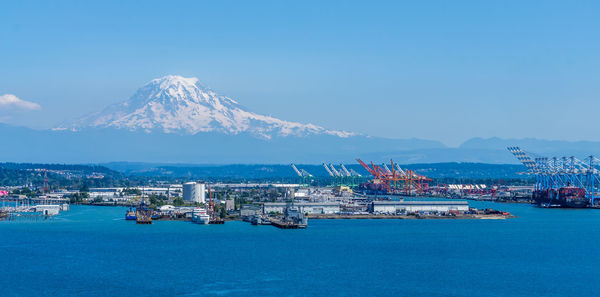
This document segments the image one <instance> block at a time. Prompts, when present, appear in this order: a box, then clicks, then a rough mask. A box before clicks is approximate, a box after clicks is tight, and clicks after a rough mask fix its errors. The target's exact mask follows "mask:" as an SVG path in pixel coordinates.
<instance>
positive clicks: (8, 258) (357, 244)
mask: <svg viewBox="0 0 600 297" xmlns="http://www.w3.org/2000/svg"><path fill="white" fill-rule="evenodd" d="M470 203H471V204H472V205H473V206H476V207H486V206H492V207H493V208H496V209H501V210H507V211H510V212H512V213H513V214H515V215H517V216H518V218H516V219H510V220H311V221H310V222H309V227H308V228H307V229H306V230H279V229H276V228H274V227H271V226H252V225H250V224H248V223H244V222H228V223H227V224H225V225H207V226H204V225H195V224H192V223H187V222H175V221H162V222H155V224H153V225H149V226H146V225H136V224H135V223H134V222H130V221H125V220H123V217H124V214H125V208H117V207H90V206H72V208H71V211H69V212H64V213H62V214H61V215H60V216H59V217H57V218H55V219H53V220H51V221H42V222H39V221H38V222H0V258H1V259H3V260H2V262H1V264H2V265H1V266H2V269H0V285H1V287H2V293H1V295H3V296H16V295H20V296H22V295H32V296H39V295H41V294H42V293H43V295H47V296H54V295H71V296H124V295H130V296H132V295H133V296H149V295H151V296H167V295H187V296H323V295H340V296H416V295H420V296H594V295H596V294H597V292H598V291H599V290H600V285H598V282H597V275H598V274H599V272H600V256H599V255H598V252H597V251H596V246H597V245H598V244H599V243H600V210H559V209H539V208H534V207H531V206H529V205H519V204H495V203H481V202H470Z"/></svg>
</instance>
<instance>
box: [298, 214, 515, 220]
mask: <svg viewBox="0 0 600 297" xmlns="http://www.w3.org/2000/svg"><path fill="white" fill-rule="evenodd" d="M307 217H308V218H309V219H316V220H385V219H387V220H390V219H391V220H393V219H396V220H423V219H429V220H431V219H440V220H444V219H445V220H448V219H450V220H457V219H472V220H473V219H475V220H485V219H488V220H505V219H509V218H515V216H513V215H501V214H459V215H454V216H450V215H446V216H440V215H422V214H419V215H385V214H357V215H352V214H348V215H340V214H320V215H316V214H309V215H308V216H307Z"/></svg>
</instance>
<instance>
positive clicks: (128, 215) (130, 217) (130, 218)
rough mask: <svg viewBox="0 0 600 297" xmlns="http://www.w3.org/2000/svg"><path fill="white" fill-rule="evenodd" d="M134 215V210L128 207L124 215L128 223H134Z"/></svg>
mask: <svg viewBox="0 0 600 297" xmlns="http://www.w3.org/2000/svg"><path fill="white" fill-rule="evenodd" d="M136 218H137V217H136V215H135V209H134V208H133V207H130V208H129V210H127V212H126V213H125V219H126V220H128V221H134V220H136Z"/></svg>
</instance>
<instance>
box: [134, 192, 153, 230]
mask: <svg viewBox="0 0 600 297" xmlns="http://www.w3.org/2000/svg"><path fill="white" fill-rule="evenodd" d="M153 214H154V211H153V210H152V209H149V208H148V207H146V203H145V202H144V198H143V192H142V201H141V202H140V206H139V207H138V208H137V209H136V212H135V222H136V223H137V224H146V225H148V224H152V215H153Z"/></svg>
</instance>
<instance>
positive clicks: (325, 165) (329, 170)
mask: <svg viewBox="0 0 600 297" xmlns="http://www.w3.org/2000/svg"><path fill="white" fill-rule="evenodd" d="M323 167H325V171H327V173H328V174H329V176H331V177H333V172H331V169H329V167H327V164H325V163H323Z"/></svg>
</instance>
